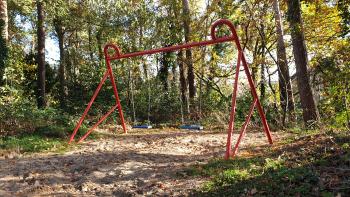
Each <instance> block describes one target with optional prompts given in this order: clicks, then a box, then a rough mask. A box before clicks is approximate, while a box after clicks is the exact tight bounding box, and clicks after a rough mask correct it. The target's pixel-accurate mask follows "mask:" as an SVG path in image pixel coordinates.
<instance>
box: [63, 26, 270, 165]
mask: <svg viewBox="0 0 350 197" xmlns="http://www.w3.org/2000/svg"><path fill="white" fill-rule="evenodd" d="M219 25H226V26H228V27H229V29H230V31H231V35H229V36H224V37H219V38H218V37H216V28H217V26H219ZM210 33H211V38H212V39H211V40H206V41H201V42H191V43H185V44H181V45H176V46H169V47H164V48H159V49H151V50H146V51H140V52H133V53H127V54H121V53H120V50H119V48H118V47H117V46H116V45H113V44H107V45H106V46H105V47H104V55H105V60H106V65H107V71H106V73H105V74H104V76H103V78H102V80H101V82H100V84H99V85H98V87H97V89H96V90H95V93H94V95H93V96H92V98H91V100H90V102H89V103H88V106H87V107H86V109H85V111H84V113H83V115H82V117H81V118H80V120H79V122H78V124H77V126H76V127H75V129H74V131H73V133H72V135H71V137H70V140H69V143H71V142H72V141H73V140H74V136H75V135H76V133H77V131H78V130H79V128H80V126H81V124H82V123H83V121H84V118H85V116H86V115H87V113H88V111H89V110H90V108H91V105H92V103H93V102H94V100H95V98H96V96H97V94H98V93H99V91H100V90H101V87H102V85H103V84H104V82H105V81H106V79H107V78H108V77H109V78H110V80H111V82H112V86H113V93H114V96H115V99H116V104H115V105H114V106H113V107H112V108H111V109H110V110H109V111H108V112H107V114H105V115H104V116H102V118H101V119H100V120H99V121H98V122H97V123H96V124H95V125H94V126H92V128H91V129H89V131H88V132H87V133H86V134H85V135H84V136H83V137H82V138H81V139H80V140H79V141H78V142H82V141H83V140H84V139H85V138H86V137H87V136H88V135H89V134H90V133H91V132H92V131H93V130H94V129H95V128H96V127H97V126H98V125H99V124H101V123H102V122H103V121H104V120H105V119H106V118H107V117H108V116H109V115H110V114H111V113H112V112H113V111H114V110H115V109H116V108H117V109H118V112H119V117H120V120H121V124H122V127H123V130H124V133H127V130H126V126H125V121H124V116H123V111H122V108H121V105H120V99H119V96H118V90H117V86H116V84H115V79H114V76H113V70H112V67H111V65H110V64H111V61H112V60H120V59H125V58H131V57H136V56H142V55H150V54H154V53H159V52H169V51H176V50H181V49H187V48H192V47H198V46H205V45H212V44H218V43H223V42H230V41H233V42H234V43H235V44H236V47H237V50H238V60H237V67H236V73H235V80H234V85H233V93H232V103H231V113H230V121H229V127H228V131H227V144H226V154H225V158H226V159H228V158H230V157H234V156H235V154H236V153H237V150H238V146H239V144H240V142H241V140H242V138H243V137H244V134H245V131H246V128H247V125H248V123H249V121H250V118H251V116H252V114H253V111H254V108H255V107H257V109H258V112H259V115H260V118H261V121H262V124H263V127H264V131H265V134H266V136H267V139H268V141H269V143H270V144H272V137H271V133H270V128H269V125H268V124H267V121H266V117H265V114H264V110H263V108H262V106H261V104H260V101H259V98H258V95H257V93H256V89H255V86H254V82H253V80H252V77H251V74H250V71H249V66H248V63H247V61H246V58H245V56H244V53H243V50H242V47H241V44H240V42H239V39H238V36H237V33H236V30H235V27H234V25H233V24H232V23H231V21H229V20H226V19H220V20H218V21H216V22H215V23H213V24H212V26H211V31H210ZM109 51H111V52H113V54H112V55H110V54H109ZM241 63H242V64H243V68H244V71H245V74H246V76H247V79H248V83H249V86H250V89H251V93H252V96H253V98H254V100H253V103H252V105H251V107H250V110H249V113H248V116H247V119H246V121H245V123H244V124H243V126H242V128H241V132H240V135H239V137H238V140H237V143H236V145H235V147H234V151H233V152H232V132H233V129H234V119H235V113H236V98H237V89H238V79H239V68H240V66H241Z"/></svg>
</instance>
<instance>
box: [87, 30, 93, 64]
mask: <svg viewBox="0 0 350 197" xmlns="http://www.w3.org/2000/svg"><path fill="white" fill-rule="evenodd" d="M88 36H89V55H90V61H91V63H93V62H94V52H93V50H92V27H91V24H89V27H88Z"/></svg>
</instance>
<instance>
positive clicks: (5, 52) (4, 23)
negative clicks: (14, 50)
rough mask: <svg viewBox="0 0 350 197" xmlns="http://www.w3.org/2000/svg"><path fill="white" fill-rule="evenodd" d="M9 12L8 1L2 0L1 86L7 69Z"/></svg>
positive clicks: (0, 36) (0, 39)
mask: <svg viewBox="0 0 350 197" xmlns="http://www.w3.org/2000/svg"><path fill="white" fill-rule="evenodd" d="M7 43H8V14H7V1H6V0H0V86H2V85H3V80H2V78H3V75H4V71H5V65H6V60H7V57H8V48H7Z"/></svg>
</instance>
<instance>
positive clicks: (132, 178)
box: [0, 129, 290, 196]
mask: <svg viewBox="0 0 350 197" xmlns="http://www.w3.org/2000/svg"><path fill="white" fill-rule="evenodd" d="M235 133H237V132H235ZM272 135H273V138H274V140H275V141H280V140H282V139H285V138H286V137H288V136H289V135H290V134H288V133H285V132H276V133H272ZM237 136H238V135H237V134H235V135H234V139H237ZM234 142H235V141H234ZM225 144H226V133H225V132H211V131H201V132H195V131H184V130H170V129H169V130H147V131H145V130H139V131H135V130H132V131H131V132H130V133H129V134H127V135H117V136H110V137H107V138H103V139H95V140H86V142H84V143H82V144H81V145H79V146H75V147H74V148H72V149H71V150H69V151H67V152H64V153H55V152H46V153H34V154H25V155H12V156H11V157H9V156H6V155H3V156H1V157H0V166H1V167H0V196H22V195H26V196H54V195H55V196H82V195H83V196H188V195H189V194H191V192H192V191H193V190H196V189H198V188H200V187H201V185H202V183H204V182H205V181H207V180H208V179H209V177H201V176H185V175H183V173H184V170H185V169H188V168H190V167H191V166H193V165H197V166H198V165H204V164H206V163H208V162H209V161H210V160H212V159H214V158H223V156H224V152H225ZM258 147H259V148H264V147H265V148H267V147H269V145H268V143H267V139H266V137H265V135H264V133H263V132H262V131H261V130H260V131H252V130H248V132H247V134H246V136H245V138H244V140H243V141H242V143H241V146H240V152H239V156H243V157H244V154H245V153H247V152H251V151H252V150H254V149H255V148H258ZM247 150H250V151H247Z"/></svg>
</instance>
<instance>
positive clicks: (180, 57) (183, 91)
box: [177, 51, 190, 113]
mask: <svg viewBox="0 0 350 197" xmlns="http://www.w3.org/2000/svg"><path fill="white" fill-rule="evenodd" d="M177 64H178V65H179V72H180V77H179V79H180V91H181V101H182V103H183V106H185V107H186V111H187V113H189V111H190V110H189V105H188V101H187V84H186V77H185V69H184V64H183V52H182V51H179V52H178V54H177Z"/></svg>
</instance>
